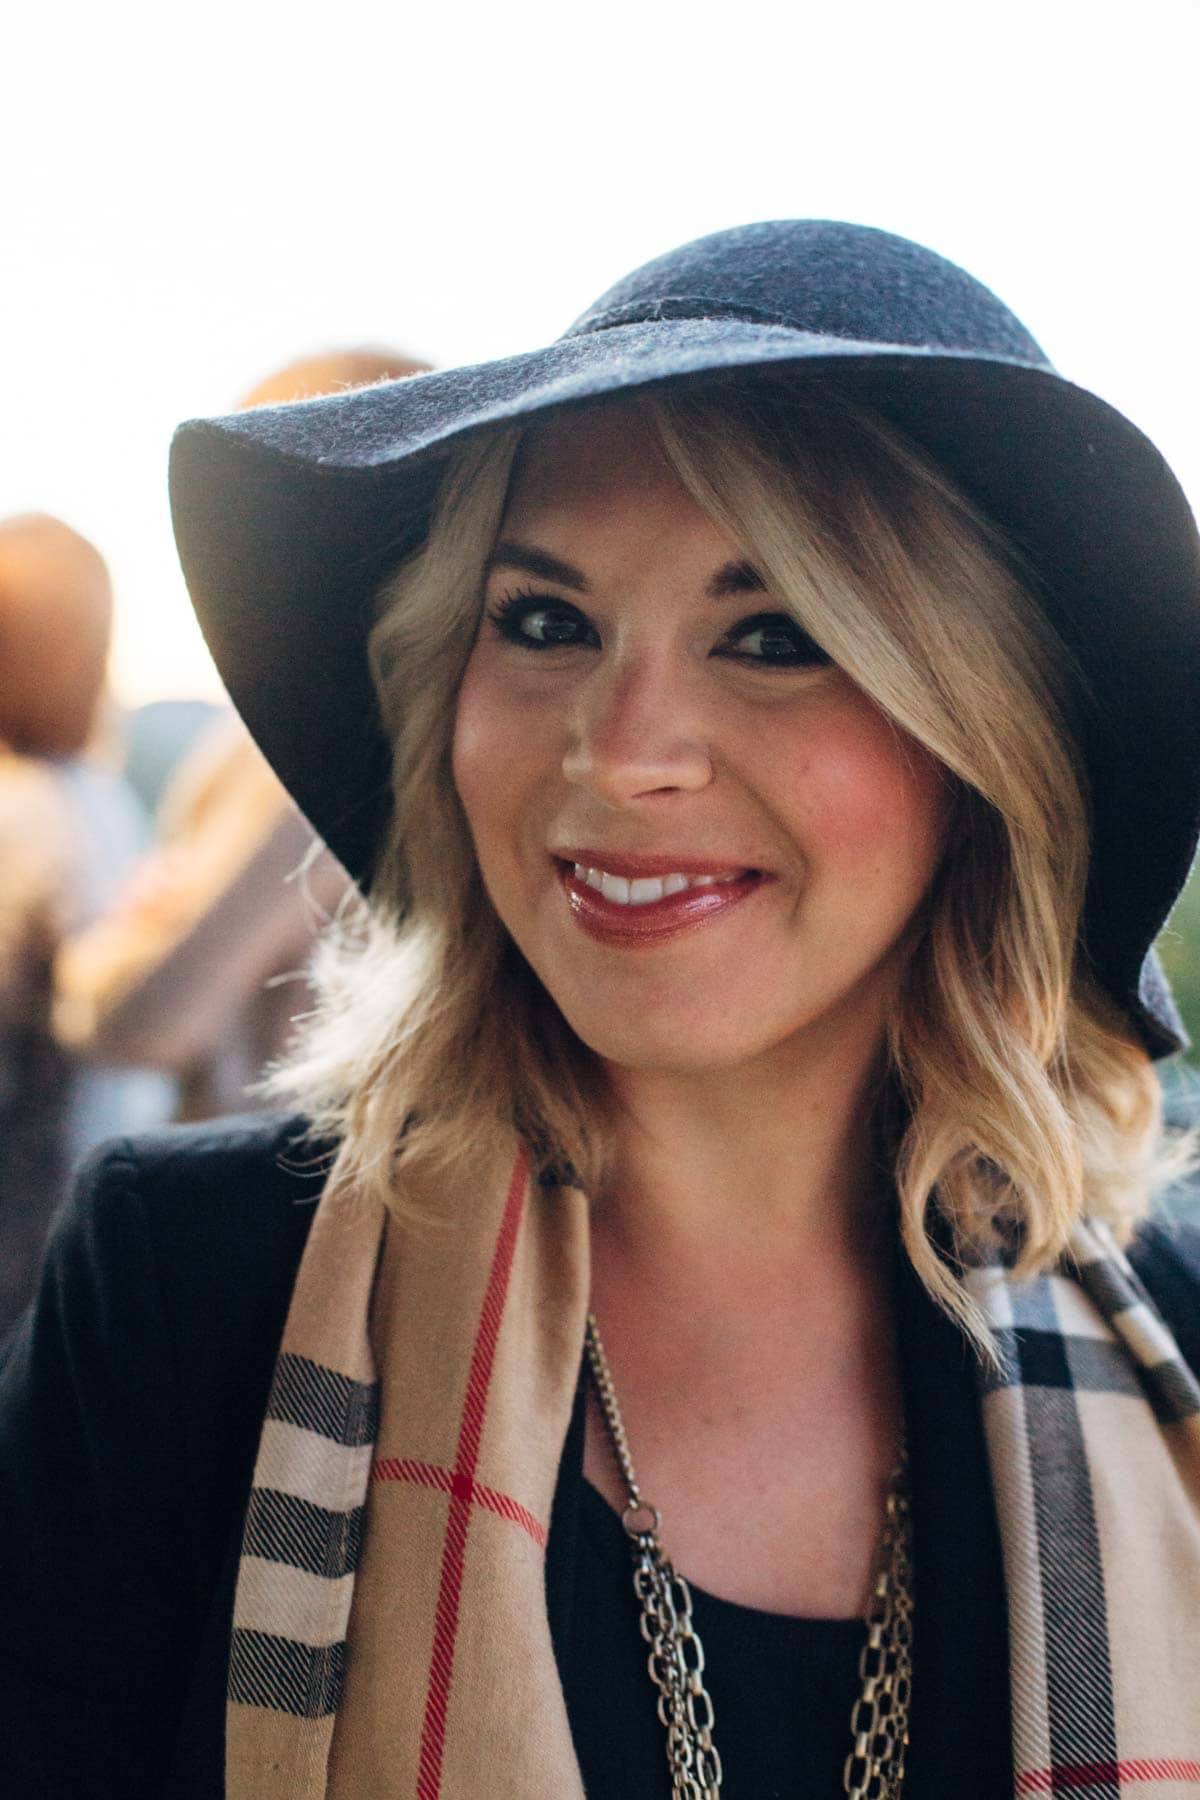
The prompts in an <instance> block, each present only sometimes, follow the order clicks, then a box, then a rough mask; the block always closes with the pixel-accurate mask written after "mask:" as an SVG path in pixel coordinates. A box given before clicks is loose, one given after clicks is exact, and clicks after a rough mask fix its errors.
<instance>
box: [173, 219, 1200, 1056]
mask: <svg viewBox="0 0 1200 1800" xmlns="http://www.w3.org/2000/svg"><path fill="white" fill-rule="evenodd" d="M785 368H786V369H787V370H788V371H789V373H790V374H791V375H792V376H793V377H794V378H796V379H803V378H804V377H805V376H806V375H809V374H811V375H812V376H815V377H818V378H819V379H820V381H821V384H822V386H823V387H826V388H828V387H830V386H833V387H836V389H837V390H838V391H840V392H843V393H844V394H845V395H846V396H847V397H848V398H850V399H852V400H855V401H856V402H858V403H860V404H863V405H866V406H870V407H872V408H874V409H875V410H876V411H877V412H878V413H880V414H882V415H883V416H884V417H885V418H887V419H888V420H890V421H891V422H892V423H894V424H895V425H897V426H898V427H899V428H900V429H901V430H902V431H903V432H905V433H906V435H907V436H908V437H909V438H910V439H911V440H913V441H914V442H915V443H917V444H919V445H920V446H922V447H923V448H924V449H925V450H926V452H927V453H928V454H929V455H930V456H931V457H932V458H933V459H934V460H935V461H936V462H937V463H939V464H940V465H941V466H942V467H943V468H945V469H946V470H947V471H948V472H949V473H950V475H951V476H952V477H953V479H954V480H955V481H956V482H957V484H958V486H959V487H960V488H961V489H963V491H964V492H966V493H967V494H968V495H970V496H971V498H972V499H973V500H974V501H975V502H976V504H977V505H978V506H979V507H980V508H981V509H982V510H983V511H984V512H986V513H987V514H988V515H989V516H990V517H991V518H992V519H993V520H995V522H996V523H997V524H998V525H1000V526H1001V527H1002V529H1003V530H1004V531H1005V532H1006V533H1007V534H1008V536H1009V537H1010V539H1011V540H1012V541H1013V542H1014V543H1015V544H1016V545H1017V547H1018V548H1019V550H1020V551H1021V552H1022V553H1023V555H1024V557H1025V558H1026V559H1027V561H1028V562H1029V564H1030V565H1031V566H1032V567H1033V569H1034V570H1035V571H1036V573H1037V576H1038V578H1039V580H1040V583H1041V586H1042V593H1043V599H1044V601H1045V604H1046V606H1047V609H1048V610H1049V612H1050V613H1051V615H1052V617H1053V620H1054V623H1055V625H1056V627H1057V629H1058V631H1059V633H1060V635H1061V636H1062V638H1063V639H1064V640H1065V642H1066V643H1067V645H1068V647H1069V648H1070V649H1071V651H1072V652H1073V653H1074V655H1075V657H1076V659H1077V661H1078V663H1079V665H1080V667H1081V669H1082V671H1083V674H1084V676H1085V678H1086V681H1087V683H1088V686H1089V688H1090V690H1091V692H1092V694H1093V695H1094V697H1095V700H1096V704H1095V705H1094V706H1093V707H1092V708H1090V710H1089V712H1088V714H1087V717H1086V721H1085V723H1084V726H1083V728H1082V732H1083V743H1082V749H1083V754H1084V759H1085V763H1086V766H1087V770H1088V774H1089V778H1090V782H1091V788H1092V799H1093V842H1092V861H1091V877H1090V883H1089V890H1088V897H1087V903H1086V907H1085V912H1084V940H1085V947H1086V950H1087V954H1088V955H1089V957H1090V959H1091V962H1092V965H1093V968H1094V970H1095V973H1096V975H1097V977H1098V979H1099V981H1100V983H1101V984H1102V986H1104V987H1105V988H1106V989H1107V990H1108V992H1109V993H1110V994H1111V995H1112V996H1113V998H1114V999H1115V1000H1116V1001H1117V1003H1118V1004H1119V1005H1120V1006H1121V1007H1122V1008H1123V1009H1125V1010H1126V1011H1127V1012H1128V1013H1129V1015H1130V1016H1131V1018H1132V1019H1133V1021H1134V1023H1135V1024H1136V1026H1137V1028H1138V1031H1139V1033H1140V1035H1141V1037H1142V1040H1143V1042H1144V1043H1145V1044H1146V1046H1147V1048H1148V1049H1149V1050H1150V1051H1151V1053H1152V1054H1154V1055H1164V1054H1167V1053H1168V1052H1170V1051H1172V1050H1174V1049H1177V1048H1179V1047H1180V1044H1181V1043H1182V1042H1183V1041H1185V1040H1184V1036H1183V1032H1182V1027H1181V1025H1180V1022H1179V1018H1178V1014H1177V1013H1176V1011H1175V1008H1174V1005H1173V1003H1172V1001H1171V997H1170V994H1169V991H1168V989H1167V987H1166V984H1165V982H1164V980H1163V977H1162V974H1161V971H1160V970H1159V968H1158V964H1157V961H1156V959H1155V958H1154V956H1153V954H1152V953H1151V945H1152V943H1153V940H1154V938H1155V937H1156V936H1157V934H1158V931H1159V930H1160V928H1161V926H1162V924H1163V922H1164V921H1165V919H1166V917H1167V914H1168V912H1169V911H1170V908H1171V906H1172V904H1173V903H1174V900H1175V898H1176V896H1177V894H1178V892H1179V889H1180V888H1181V887H1182V885H1183V882H1184V880H1185V879H1186V876H1187V873H1188V869H1189V867H1190V864H1191V860H1192V856H1193V854H1194V851H1195V847H1196V839H1197V832H1198V829H1200V697H1198V691H1197V689H1198V677H1200V542H1198V539H1197V532H1196V524H1195V521H1194V519H1193V517H1192V514H1191V512H1190V510H1189V507H1188V504H1187V501H1186V500H1185V498H1184V496H1183V494H1182V492H1181V490H1180V488H1179V485H1178V483H1177V482H1176V480H1175V478H1174V476H1173V475H1172V474H1171V471H1170V470H1169V469H1168V467H1167V465H1166V463H1165V462H1164V461H1163V459H1162V457H1161V456H1160V454H1159V453H1158V451H1157V450H1156V449H1155V448H1154V446H1153V444H1151V443H1150V442H1149V440H1148V439H1147V438H1146V437H1144V436H1143V435H1142V433H1141V432H1139V431H1138V430H1137V429H1136V427H1135V426H1133V425H1132V424H1130V422H1129V421H1128V420H1127V419H1125V418H1123V417H1122V415H1121V414H1120V413H1118V412H1116V411H1114V409H1113V408H1112V407H1110V406H1108V405H1106V404H1105V402H1104V401H1102V400H1100V399H1098V398H1097V397H1096V396H1095V395H1093V394H1090V393H1088V392H1086V391H1085V390H1084V389H1082V388H1079V387H1076V386H1074V385H1073V384H1072V383H1070V382H1068V381H1066V380H1064V379H1063V377H1062V376H1060V375H1059V374H1057V372H1056V371H1055V370H1054V368H1053V367H1052V366H1051V364H1050V363H1049V362H1048V360H1047V359H1046V357H1045V355H1044V353H1043V352H1042V350H1041V349H1040V348H1039V346H1038V345H1037V343H1036V342H1035V341H1034V339H1033V338H1032V337H1031V336H1030V335H1029V333H1028V332H1027V331H1026V330H1025V328H1024V326H1023V325H1022V324H1021V323H1020V321H1019V320H1018V319H1017V318H1015V317H1014V315H1013V314H1012V313H1011V312H1009V310H1008V308H1007V307H1005V306H1004V305H1003V304H1002V303H1001V302H1000V301H999V300H997V299H996V297H995V295H994V294H992V293H991V292H990V291H989V290H988V289H987V288H985V287H983V286H982V285H981V284H980V283H979V282H977V281H975V280H974V279H973V278H972V277H971V276H969V275H967V274H966V273H965V272H964V271H963V270H962V269H959V268H957V267H956V266H955V265H954V264H953V263H950V262H947V261H946V260H945V259H944V258H943V257H940V256H937V255H935V254H934V253H933V252H932V251H930V250H926V249H924V248H922V247H921V246H920V245H917V244H913V243H910V242H908V241H907V240H906V239H904V238H899V237H895V236H893V235H891V234H890V233H887V232H882V231H876V230H872V229H870V228H869V227H866V226H860V225H844V224H838V223H834V222H831V221H827V220H785V221H781V222H776V223H764V224H756V225H745V226H741V227H738V228H737V229H734V230H731V231H722V232H717V233H715V234H713V235H712V236H710V237H705V238H700V239H699V240H698V241H697V242H695V243H693V244H687V245H684V246H683V248H681V249H679V250H674V251H672V252H670V253H669V254H668V255H666V256H662V257H659V258H657V259H656V260H655V261H653V262H650V263H647V264H646V265H645V266H644V267H643V268H641V269H638V270H636V271H635V272H634V273H633V274H632V275H629V276H627V277H626V278H625V279H624V280H622V281H619V282H618V283H617V284H616V286H615V287H612V288H610V289H609V291H608V292H607V293H606V294H605V295H604V296H603V297H602V298H601V299H600V300H598V301H597V302H596V304H595V305H594V306H593V307H591V308H590V309H589V310H588V311H587V312H585V313H584V314H583V315H582V317H581V318H580V319H578V320H577V321H576V323H575V324H574V325H572V326H571V328H570V330H569V331H567V332H566V333H565V334H564V336H563V337H561V338H559V339H558V340H557V342H555V343H553V344H550V345H548V346H547V347H546V348H544V349H540V350H533V351H530V352H528V353H527V354H525V355H521V356H513V357H506V358H503V359H501V360H500V361H497V362H492V363H485V364H481V365H478V366H475V367H468V368H460V369H449V370H440V371H436V372H434V373H432V374H427V375H418V376H414V377H410V378H408V379H406V380H403V381H397V382H387V383H384V384H382V385H380V386H377V387H372V388H366V389H361V390H358V391H355V392H350V393H346V394H340V395H337V396H335V397H332V398H324V399H317V400H308V401H304V402H301V403H299V404H297V405H292V406H282V407H269V408H263V409H260V410H258V411H253V412H243V413H236V414H234V415H232V416H231V417H228V418H221V419H208V420H203V419H202V420H195V421H193V422H191V423H189V424H186V425H183V426H181V428H180V430H179V432H178V433H177V435H176V438H175V442H174V445H173V447H172V453H171V501H172V508H173V513H174V520H175V531H176V537H177V540H178V544H179V552H180V557H181V559H182V563H183V568H184V573H185V575H186V578H187V582H188V587H189V589H190V591H191V595H192V599H193V602H194V604H195V607H196V611H197V613H198V615H199V618H200V623H201V626H202V628H203V630H204V634H205V637H206V638H207V640H208V643H209V647H210V648H211V650H212V653H213V656H214V658H215V660H216V663H217V666H218V668H219V669H220V671H221V674H222V676H223V678H224V680H225V683H226V685H227V687H228V689H229V692H230V695H231V696H232V698H233V700H234V703H235V704H236V706H237V707H238V709H239V711H240V712H241V713H242V716H243V718H244V719H245V721H246V723H247V725H248V727H249V728H250V730H251V732H252V733H253V734H254V736H255V738H256V739H257V741H258V743H259V745H260V746H261V748H262V750H263V752H264V753H265V755H266V756H267V758H268V759H269V761H270V762H271V763H272V765H273V766H274V768H275V770H276V772H277V773H278V775H279V776H280V779H281V780H282V781H283V782H284V784H285V786H286V787H287V788H288V789H289V791H290V792H291V794H292V795H293V797H294V798H295V800H296V801H297V803H298V805H299V806H300V808H301V810H302V811H303V812H304V813H305V814H306V815H307V817H308V818H309V819H310V820H311V821H312V824H313V826H314V827H315V829H316V830H317V831H318V833H319V834H320V835H321V837H323V838H324V839H325V841H326V842H327V843H328V844H329V845H330V847H331V848H332V849H333V851H334V852H335V853H336V854H337V855H338V856H339V857H340V858H341V860H342V861H343V863H344V864H345V865H346V867H347V869H348V870H349V871H350V872H351V874H352V875H354V876H355V878H356V879H357V880H358V882H359V884H360V885H361V886H362V887H363V888H369V886H370V880H371V873H372V869H373V866H374V861H375V857H376V854H377V852H378V849H379V846H380V843H381V841H382V836H383V832H384V828H385V826H386V823H387V818H388V812H389V807H390V795H389V784H388V770H389V750H388V745H387V742H386V740H385V738H384V735H383V731H382V727H381V725H380V723H379V719H378V713H377V709H376V705H375V699H374V693H373V690H372V687H371V682H370V676H369V673H368V668H367V661H366V634H367V629H368V624H369V616H370V606H371V601H372V597H373V595H374V593H375V591H376V590H377V588H378V586H379V584H380V582H381V581H382V580H383V579H384V577H385V576H386V575H387V573H388V572H389V571H390V570H391V569H392V568H393V567H394V566H395V565H396V563H397V562H398V561H399V560H400V558H401V557H402V556H403V555H405V554H406V553H407V552H408V551H409V550H410V549H411V548H412V547H413V546H414V545H415V544H417V543H418V542H419V541H420V539H421V537H422V535H423V533H424V531H425V529H426V525H427V521H428V518H429V512H430V508H431V505H432V502H433V499H434V496H435V493H436V489H437V483H438V478H439V474H440V471H441V468H442V465H443V462H444V458H445V455H446V453H447V452H448V451H449V450H450V449H452V448H453V447H455V446H456V445H457V444H458V443H459V442H460V441H461V440H462V439H463V437H464V436H465V434H467V433H470V432H474V431H478V430H482V429H485V428H487V427H489V426H497V425H503V424H512V423H529V422H532V421H533V420H535V419H537V418H541V417H545V416H546V415H547V414H549V413H551V412H553V411H555V410H558V409H560V408H564V407H569V406H572V405H580V404H584V403H586V402H588V401H590V400H596V399H600V398H603V397H612V396H616V395H618V394H623V393H633V392H636V391H638V390H640V389H645V388H649V387H653V386H657V385H660V384H662V383H664V382H674V381H683V380H697V379H702V378H703V377H704V376H706V375H714V374H716V373H717V372H718V371H720V372H722V373H723V374H724V375H726V376H728V375H730V374H731V373H736V372H739V371H740V372H742V374H744V377H745V379H746V380H748V381H750V380H753V378H754V373H755V371H756V370H757V371H765V370H768V369H775V370H777V371H778V370H782V369H785ZM981 729H986V721H981Z"/></svg>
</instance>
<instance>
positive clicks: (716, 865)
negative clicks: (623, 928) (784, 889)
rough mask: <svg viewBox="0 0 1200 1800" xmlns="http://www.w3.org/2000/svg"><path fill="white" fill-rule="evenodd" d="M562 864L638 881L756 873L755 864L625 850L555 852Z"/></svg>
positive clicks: (573, 848)
mask: <svg viewBox="0 0 1200 1800" xmlns="http://www.w3.org/2000/svg"><path fill="white" fill-rule="evenodd" d="M551 855H553V856H554V857H556V858H557V859H558V861H559V862H565V863H578V864H579V866H580V867H581V868H584V869H604V870H606V871H607V872H608V874H610V875H624V876H626V877H627V879H629V880H631V881H633V880H636V879H637V877H638V876H639V875H643V876H648V877H653V876H655V875H660V876H661V875H744V874H745V873H747V871H749V870H756V871H757V868H758V865H757V864H755V863H747V862H738V861H730V860H729V859H728V858H727V857H719V856H697V855H695V853H693V854H691V855H684V854H683V853H682V852H680V853H678V854H676V853H673V852H671V851H666V852H663V851H655V852H653V853H652V852H650V851H640V852H638V853H637V854H636V855H634V854H632V853H631V852H629V851H624V850H598V849H595V848H592V847H587V846H584V847H578V846H576V847H572V848H569V849H565V850H554V851H552V852H551Z"/></svg>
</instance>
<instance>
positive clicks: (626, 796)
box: [562, 664, 713, 806]
mask: <svg viewBox="0 0 1200 1800" xmlns="http://www.w3.org/2000/svg"><path fill="white" fill-rule="evenodd" d="M562 768H563V774H564V776H565V777H566V779H567V780H568V781H569V782H571V783H572V784H573V785H574V786H577V787H584V788H587V789H588V790H589V792H591V793H592V794H594V795H595V796H596V797H597V798H598V799H601V800H604V801H606V802H607V803H608V804H609V805H612V806H628V805H630V804H632V803H634V802H637V801H639V800H643V799H652V798H666V797H667V796H669V795H671V794H689V793H698V792H700V790H701V789H703V788H705V787H707V786H708V784H709V782H710V781H711V780H712V776H713V767H712V757H711V753H710V750H709V745H708V740H707V734H706V733H705V731H704V729H703V721H702V719H701V718H700V717H699V713H698V709H697V708H696V707H695V706H694V705H692V704H691V703H690V702H689V698H688V695H687V693H686V682H685V681H684V680H683V679H682V678H680V677H678V676H672V674H671V672H670V671H669V670H666V669H664V668H662V667H654V666H650V665H648V664H647V665H643V666H639V667H631V666H625V667H623V668H612V669H609V670H608V671H606V672H604V673H603V674H601V673H600V672H598V673H597V675H596V677H595V678H594V680H593V682H591V683H589V684H588V686H587V688H586V690H585V691H584V692H582V693H580V694H578V695H577V706H576V712H575V716H574V718H573V720H572V725H571V733H570V742H569V744H568V747H567V750H566V753H565V755H564V757H563V764H562Z"/></svg>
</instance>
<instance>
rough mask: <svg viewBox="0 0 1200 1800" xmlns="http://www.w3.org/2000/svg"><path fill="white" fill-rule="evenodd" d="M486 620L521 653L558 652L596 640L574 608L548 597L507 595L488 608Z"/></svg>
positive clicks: (591, 630) (566, 602) (565, 601)
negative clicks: (519, 646)
mask: <svg viewBox="0 0 1200 1800" xmlns="http://www.w3.org/2000/svg"><path fill="white" fill-rule="evenodd" d="M488 618H489V619H490V620H491V622H492V624H493V625H494V626H495V628H496V630H497V632H498V633H499V634H500V636H501V637H502V638H504V639H505V640H506V641H507V642H508V643H510V644H520V645H521V646H522V648H523V649H525V650H558V649H562V648H563V647H564V646H566V647H569V646H572V645H575V644H589V645H594V644H598V643H599V641H600V640H599V638H598V637H597V636H596V633H595V631H594V630H593V629H592V626H591V625H590V623H589V622H588V620H587V618H586V617H585V616H584V614H583V613H581V612H580V610H579V608H578V607H577V606H572V605H571V603H570V601H569V600H558V599H555V597H554V596H553V595H552V594H530V593H517V594H507V595H506V596H505V597H504V599H503V600H501V601H500V602H499V604H498V605H496V606H493V607H491V608H490V609H489V611H488Z"/></svg>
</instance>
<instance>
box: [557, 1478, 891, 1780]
mask: <svg viewBox="0 0 1200 1800" xmlns="http://www.w3.org/2000/svg"><path fill="white" fill-rule="evenodd" d="M664 1536H665V1537H666V1538H667V1547H668V1549H669V1532H665V1533H664ZM631 1566H632V1565H631V1560H630V1554H629V1543H628V1539H627V1538H626V1536H625V1532H624V1530H623V1529H622V1526H621V1522H620V1520H619V1519H618V1517H617V1515H616V1513H614V1512H613V1510H612V1508H611V1507H610V1506H609V1505H608V1502H607V1501H606V1500H604V1499H603V1498H602V1496H601V1495H600V1494H598V1493H597V1492H596V1490H595V1488H594V1487H592V1485H591V1483H590V1482H588V1481H584V1483H583V1484H582V1492H581V1496H580V1502H579V1544H578V1548H577V1552H576V1558H575V1606H574V1609H573V1612H572V1616H571V1635H570V1641H569V1644H568V1646H567V1649H566V1655H565V1657H564V1663H565V1671H566V1674H565V1682H564V1687H565V1691H566V1696H567V1712H568V1715H569V1717H570V1721H571V1730H572V1732H573V1734H574V1738H575V1748H576V1750H577V1752H578V1755H579V1765H580V1768H581V1769H582V1771H583V1779H584V1786H585V1788H586V1790H587V1794H588V1800H629V1796H630V1795H632V1794H636V1795H637V1796H638V1800H671V1783H670V1779H669V1776H668V1772H667V1756H666V1732H665V1731H664V1729H663V1726H662V1725H661V1724H660V1722H659V1719H658V1715H657V1712H656V1710H655V1700H656V1692H657V1690H656V1689H654V1687H653V1686H652V1684H651V1681H650V1676H649V1674H648V1672H647V1669H646V1644H645V1641H644V1639H643V1638H642V1634H641V1631H640V1628H639V1623H638V1619H639V1610H640V1609H639V1606H638V1602H637V1600H636V1598H635V1597H634V1592H633V1584H632V1581H631V1579H630V1570H631ZM692 1617H693V1620H694V1623H695V1627H696V1631H697V1633H698V1634H699V1637H700V1641H701V1643H702V1644H703V1646H704V1655H705V1672H704V1680H705V1685H706V1687H707V1689H708V1692H709V1695H710V1697H711V1699H712V1703H713V1715H714V1730H713V1737H714V1740H715V1742H716V1746H717V1749H718V1751H719V1752H720V1755H721V1762H722V1766H723V1769H724V1779H723V1782H722V1786H721V1794H722V1800H833V1796H834V1795H836V1794H838V1793H840V1792H841V1782H842V1767H843V1764H844V1763H845V1760H846V1753H847V1751H848V1750H849V1749H850V1709H851V1707H852V1706H853V1704H854V1701H855V1698H856V1696H857V1694H858V1691H859V1677H858V1658H859V1653H860V1651H861V1649H862V1646H863V1644H864V1642H865V1639H866V1627H865V1626H864V1624H863V1623H862V1621H861V1620H860V1619H792V1618H787V1617H785V1616H783V1615H782V1614H780V1613H768V1612H757V1611H755V1610H754V1609H752V1608H751V1607H748V1606H735V1605H734V1604H733V1603H732V1602H731V1601H729V1600H720V1599H717V1598H716V1597H715V1596H714V1595H712V1594H708V1593H705V1592H704V1590H703V1589H702V1588H698V1587H696V1586H694V1585H692ZM614 1719H619V1720H620V1721H621V1729H620V1730H619V1731H614V1729H613V1720H614Z"/></svg>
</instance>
